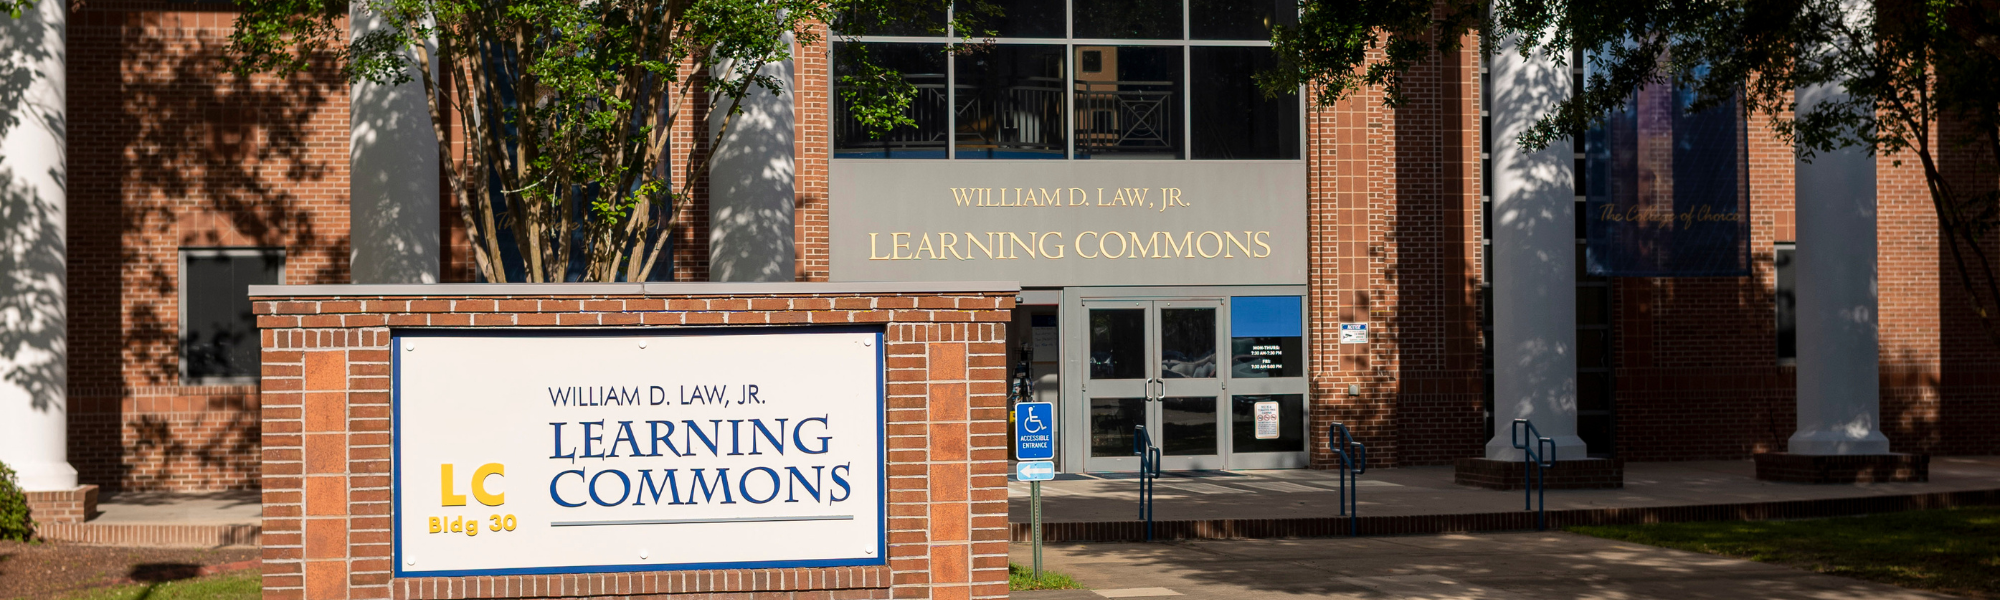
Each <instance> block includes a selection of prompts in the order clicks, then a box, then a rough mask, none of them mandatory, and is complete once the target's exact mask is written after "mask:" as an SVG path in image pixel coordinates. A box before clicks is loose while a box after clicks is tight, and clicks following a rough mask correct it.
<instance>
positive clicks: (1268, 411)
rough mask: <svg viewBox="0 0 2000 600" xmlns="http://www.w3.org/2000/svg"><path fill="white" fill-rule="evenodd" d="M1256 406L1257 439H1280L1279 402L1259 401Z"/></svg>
mask: <svg viewBox="0 0 2000 600" xmlns="http://www.w3.org/2000/svg"><path fill="white" fill-rule="evenodd" d="M1254 406H1255V410H1256V413H1257V439H1260V440H1275V439H1278V403H1276V402H1258V403H1257V404H1255V405H1254Z"/></svg>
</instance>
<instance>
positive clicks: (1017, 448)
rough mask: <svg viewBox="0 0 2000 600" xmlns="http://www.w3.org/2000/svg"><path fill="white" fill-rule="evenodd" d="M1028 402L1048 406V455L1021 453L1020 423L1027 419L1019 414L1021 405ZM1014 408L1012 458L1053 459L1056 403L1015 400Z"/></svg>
mask: <svg viewBox="0 0 2000 600" xmlns="http://www.w3.org/2000/svg"><path fill="white" fill-rule="evenodd" d="M1030 404H1037V405H1041V406H1046V407H1049V408H1048V410H1049V455H1048V456H1035V457H1029V456H1025V455H1023V454H1022V453H1021V423H1023V422H1026V421H1027V419H1024V418H1022V417H1023V416H1024V415H1022V414H1021V411H1022V409H1021V407H1023V406H1027V405H1030ZM1014 410H1015V411H1016V412H1015V414H1014V458H1017V459H1020V460H1023V461H1031V460H1055V458H1056V405H1055V403H1053V402H1016V403H1014Z"/></svg>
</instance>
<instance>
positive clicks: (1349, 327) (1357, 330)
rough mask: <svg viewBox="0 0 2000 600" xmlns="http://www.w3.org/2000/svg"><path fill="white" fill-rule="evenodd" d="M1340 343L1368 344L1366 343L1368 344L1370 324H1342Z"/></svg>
mask: <svg viewBox="0 0 2000 600" xmlns="http://www.w3.org/2000/svg"><path fill="white" fill-rule="evenodd" d="M1340 343H1342V344H1366V343H1368V324H1367V323H1341V324H1340Z"/></svg>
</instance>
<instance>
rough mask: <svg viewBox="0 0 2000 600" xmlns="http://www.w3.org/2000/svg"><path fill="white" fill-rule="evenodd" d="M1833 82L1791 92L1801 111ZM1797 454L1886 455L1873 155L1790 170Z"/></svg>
mask: <svg viewBox="0 0 2000 600" xmlns="http://www.w3.org/2000/svg"><path fill="white" fill-rule="evenodd" d="M1845 95H1846V92H1845V91H1844V90H1842V89H1841V88H1840V86H1838V85H1824V86H1818V87H1813V88H1806V89H1800V90H1799V91H1798V103H1799V113H1800V114H1804V113H1805V112H1806V111H1808V110H1810V109H1811V107H1812V106H1814V105H1818V104H1819V103H1822V102H1828V101H1834V100H1840V99H1842V97H1843V96H1845ZM1797 177H1798V183H1797V186H1796V188H1794V189H1795V190H1796V192H1795V193H1796V194H1797V195H1796V197H1795V199H1794V204H1795V210H1796V211H1797V220H1798V250H1797V251H1796V253H1795V254H1793V258H1792V260H1793V263H1792V268H1793V273H1794V275H1795V276H1796V278H1797V279H1796V281H1797V282H1798V283H1797V294H1796V297H1797V298H1798V301H1797V302H1798V303H1797V305H1796V306H1797V309H1798V320H1797V327H1798V329H1797V331H1798V337H1799V340H1798V405H1799V429H1798V431H1797V432H1795V433H1793V434H1792V438H1791V441H1790V442H1789V443H1788V444H1787V446H1788V447H1787V450H1789V451H1791V452H1793V453H1797V454H1887V453H1888V452H1889V438H1887V437H1884V436H1883V435H1882V428H1881V410H1880V394H1881V388H1880V387H1879V377H1880V376H1879V373H1878V371H1877V365H1878V364H1879V361H1878V357H1879V355H1880V349H1879V347H1878V344H1879V340H1878V339H1877V338H1876V333H1875V330H1876V310H1875V306H1876V304H1875V158H1874V157H1873V156H1869V154H1868V152H1867V151H1865V150H1863V149H1860V148H1846V149H1841V150H1836V151H1833V152H1821V153H1819V154H1818V156H1816V157H1814V158H1813V159H1812V162H1810V163H1808V162H1805V161H1803V160H1801V161H1799V162H1798V164H1797Z"/></svg>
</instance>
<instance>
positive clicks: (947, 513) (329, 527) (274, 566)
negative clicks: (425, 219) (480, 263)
mask: <svg viewBox="0 0 2000 600" xmlns="http://www.w3.org/2000/svg"><path fill="white" fill-rule="evenodd" d="M930 285H931V286H932V287H931V288H929V289H930V290H933V291H923V290H920V289H918V288H915V287H912V286H899V287H889V286H884V285H876V284H811V285H810V286H805V285H800V284H665V285H658V284H648V285H645V286H641V285H638V284H630V285H624V284H620V285H592V286H588V287H587V288H585V287H581V286H579V287H578V288H577V289H587V290H591V291H593V292H596V293H588V294H583V293H579V294H548V293H536V294H533V295H506V294H501V293H499V291H501V290H514V291H520V290H523V289H524V287H523V286H480V285H429V286H352V287H349V286H294V287H290V288H264V292H266V293H268V292H269V291H270V290H274V289H284V290H286V291H285V292H284V294H285V295H265V296H257V297H254V298H253V300H255V301H256V303H255V307H256V312H257V315H258V317H257V320H258V326H259V328H261V330H262V332H261V333H262V339H263V348H264V350H263V372H264V380H263V391H264V395H263V409H262V410H263V419H262V420H263V454H264V463H263V490H264V535H263V556H264V561H263V587H264V597H265V598H269V599H302V600H333V599H343V598H545V597H565V598H571V597H596V596H620V597H628V596H648V597H673V596H679V595H683V594H686V595H700V596H701V597H703V598H746V599H748V598H759V599H762V598H799V599H804V598H832V599H838V598H940V599H972V598H1004V597H1006V596H1007V474H1006V470H1007V446H1006V444H1007V429H1006V424H1007V421H1006V419H1007V411H1006V406H1005V404H1006V384H1005V377H1006V369H1005V366H1004V363H1005V347H1004V336H1005V323H1006V322H1007V320H1008V318H1009V313H1010V312H1011V310H1012V309H1013V307H1014V296H1015V293H1016V290H1017V288H1014V287H1012V286H1011V285H1010V284H994V285H970V284H968V285H966V286H961V287H959V288H957V289H956V291H934V290H937V289H939V285H940V284H930ZM546 289H549V288H539V289H537V290H535V291H537V292H540V290H546ZM557 289H560V288H557ZM620 290H624V291H625V293H603V292H606V291H614V292H615V291H620ZM912 290H916V291H912ZM363 291H366V292H367V293H366V294H363V293H359V292H363ZM766 291H768V292H766ZM253 292H254V290H253ZM349 292H354V293H349ZM793 324H801V325H802V324H879V325H881V326H883V327H884V329H885V335H884V339H885V340H886V347H885V348H884V352H885V358H886V368H887V371H888V372H887V373H886V377H885V380H886V382H887V388H888V390H887V398H886V411H887V415H886V419H887V430H888V431H887V434H888V436H887V442H886V443H887V454H888V457H889V458H888V465H887V466H886V467H887V468H886V471H887V473H888V479H889V483H888V494H887V496H888V497H887V507H886V509H887V514H888V529H887V536H888V544H889V552H888V561H887V562H888V564H887V565H886V566H863V567H824V568H786V569H739V570H707V571H649V572H633V573H601V574H585V575H515V576H480V577H424V578H405V579H398V578H395V577H394V575H393V573H394V571H393V569H392V568H391V567H392V565H391V564H390V562H391V560H392V549H391V540H392V534H391V529H390V525H391V523H390V516H389V515H390V514H391V503H392V501H393V498H392V487H391V486H392V484H393V482H392V481H391V468H390V467H391V456H390V449H391V446H390V443H391V440H390V435H391V433H390V432H391V425H392V424H391V412H390V394H391V392H390V382H391V374H390V363H389V357H390V351H389V346H388V344H389V341H390V331H391V329H393V328H399V327H431V328H442V327H450V328H494V329H507V328H568V327H578V328H599V329H602V328H612V327H633V328H638V327H687V326H730V327H736V326H742V327H770V326H780V325H793Z"/></svg>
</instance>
